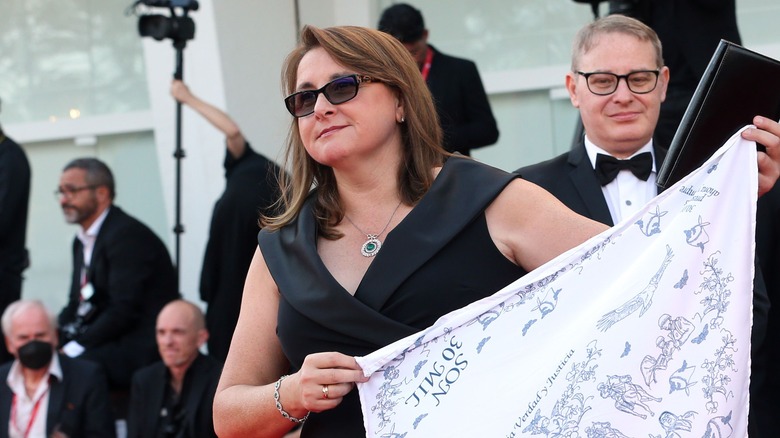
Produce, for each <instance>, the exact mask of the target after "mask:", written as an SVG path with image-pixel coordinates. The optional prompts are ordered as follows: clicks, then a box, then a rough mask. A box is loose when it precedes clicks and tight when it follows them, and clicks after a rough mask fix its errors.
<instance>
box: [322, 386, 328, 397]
mask: <svg viewBox="0 0 780 438" xmlns="http://www.w3.org/2000/svg"><path fill="white" fill-rule="evenodd" d="M322 398H324V399H325V400H327V399H328V385H322Z"/></svg>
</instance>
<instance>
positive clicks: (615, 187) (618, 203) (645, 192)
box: [585, 135, 658, 224]
mask: <svg viewBox="0 0 780 438" xmlns="http://www.w3.org/2000/svg"><path fill="white" fill-rule="evenodd" d="M585 150H586V151H587V153H588V158H589V159H590V165H591V166H593V168H594V169H595V168H596V155H597V154H604V155H610V156H611V155H612V154H610V153H609V152H607V151H605V150H604V149H601V148H600V147H598V146H596V145H595V144H593V142H592V141H590V139H588V136H587V135H585ZM644 152H650V154H651V155H652V156H653V171H652V172H651V173H650V177H649V178H647V181H642V180H641V179H639V178H637V177H636V176H635V175H634V174H633V173H631V171H630V170H625V169H624V170H621V171H620V172H618V175H617V177H616V178H615V179H614V180H612V182H610V183H609V184H607V185H605V186H601V191H602V192H603V193H604V199H606V201H607V207H609V214H610V215H611V216H612V223H613V224H617V223H619V222H620V221H621V220H623V218H626V217H631V216H632V215H634V214H635V213H636V212H637V211H639V210H640V209H641V208H642V207H643V206H644V205H645V204H647V203H648V202H649V201H650V200H651V199H653V198H655V197H656V195H657V194H658V188H657V187H656V185H655V180H656V176H657V174H658V170H657V169H656V168H655V153H654V152H653V141H652V140H650V141H649V142H648V143H647V144H646V145H644V146H642V148H641V149H639V150H638V151H636V153H634V155H631V157H634V156H636V155H639V154H641V153H644ZM631 157H628V158H631Z"/></svg>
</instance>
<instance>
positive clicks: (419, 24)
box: [379, 3, 498, 155]
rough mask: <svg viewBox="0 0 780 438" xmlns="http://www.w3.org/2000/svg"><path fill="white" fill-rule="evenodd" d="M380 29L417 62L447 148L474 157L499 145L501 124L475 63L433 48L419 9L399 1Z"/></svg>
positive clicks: (382, 20)
mask: <svg viewBox="0 0 780 438" xmlns="http://www.w3.org/2000/svg"><path fill="white" fill-rule="evenodd" d="M379 30H381V31H383V32H386V33H389V34H390V35H392V36H394V37H396V38H397V39H398V40H399V41H401V42H402V43H403V45H404V46H406V48H407V49H409V52H410V53H411V54H412V57H413V58H414V59H415V61H417V65H418V66H419V67H420V72H421V73H422V75H423V78H424V79H425V82H426V83H427V84H428V89H429V90H430V91H431V94H432V95H433V101H434V103H435V104H436V112H437V113H438V115H439V123H440V124H441V127H442V131H443V133H444V148H445V149H447V150H448V151H450V152H460V153H461V154H463V155H470V151H471V149H475V148H479V147H483V146H488V145H491V144H493V143H495V142H496V141H498V125H497V124H496V119H495V118H494V117H493V111H492V110H491V109H490V103H489V102H488V99H487V94H485V88H484V86H483V85H482V79H481V78H480V76H479V72H478V71H477V66H476V64H474V63H473V62H472V61H469V60H467V59H461V58H456V57H454V56H449V55H446V54H444V53H442V52H440V51H438V50H436V48H434V47H433V46H432V45H430V44H428V29H426V28H425V23H424V21H423V17H422V13H420V11H419V10H417V9H416V8H414V7H413V6H410V5H408V4H405V3H396V4H394V5H392V6H390V7H388V8H387V9H385V10H384V12H382V16H381V17H380V19H379Z"/></svg>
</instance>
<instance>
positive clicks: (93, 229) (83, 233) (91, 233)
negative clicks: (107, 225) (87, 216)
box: [76, 206, 111, 247]
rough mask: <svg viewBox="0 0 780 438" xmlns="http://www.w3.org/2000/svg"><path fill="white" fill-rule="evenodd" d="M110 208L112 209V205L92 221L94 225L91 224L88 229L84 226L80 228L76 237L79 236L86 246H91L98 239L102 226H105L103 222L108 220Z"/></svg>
mask: <svg viewBox="0 0 780 438" xmlns="http://www.w3.org/2000/svg"><path fill="white" fill-rule="evenodd" d="M109 210H111V207H110V206H109V207H107V208H106V209H105V210H103V213H101V214H100V216H98V218H97V219H95V222H92V225H90V226H89V228H87V229H86V230H84V229H83V228H79V229H78V231H77V233H76V237H78V238H79V240H80V241H81V243H83V244H84V246H85V247H86V246H90V247H91V246H92V245H93V244H94V243H95V239H97V235H98V233H99V232H100V228H101V227H102V226H103V222H105V221H106V216H108V211H109Z"/></svg>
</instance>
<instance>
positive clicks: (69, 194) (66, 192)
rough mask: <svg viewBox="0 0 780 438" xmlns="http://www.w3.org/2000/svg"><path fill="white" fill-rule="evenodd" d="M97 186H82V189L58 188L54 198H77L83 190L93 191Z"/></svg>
mask: <svg viewBox="0 0 780 438" xmlns="http://www.w3.org/2000/svg"><path fill="white" fill-rule="evenodd" d="M95 187H97V186H94V185H87V186H81V187H73V186H65V187H57V190H55V191H54V197H55V198H56V199H57V200H59V199H60V197H62V196H64V197H65V199H73V197H74V196H76V193H78V192H80V191H82V190H92V189H94V188H95Z"/></svg>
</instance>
